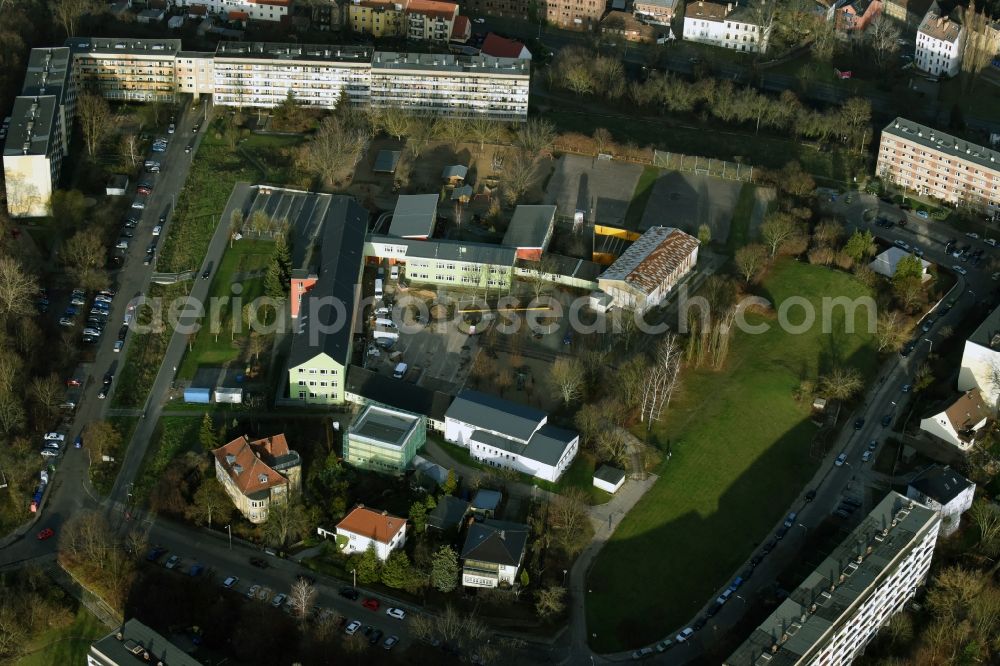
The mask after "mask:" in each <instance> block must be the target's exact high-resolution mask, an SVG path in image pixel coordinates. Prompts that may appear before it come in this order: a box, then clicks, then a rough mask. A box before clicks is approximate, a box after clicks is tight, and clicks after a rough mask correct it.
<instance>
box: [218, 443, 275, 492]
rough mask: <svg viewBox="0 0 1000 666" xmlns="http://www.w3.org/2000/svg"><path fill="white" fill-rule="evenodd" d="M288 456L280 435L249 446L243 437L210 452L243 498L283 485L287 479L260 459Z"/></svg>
mask: <svg viewBox="0 0 1000 666" xmlns="http://www.w3.org/2000/svg"><path fill="white" fill-rule="evenodd" d="M288 453H289V449H288V442H287V441H285V436H284V435H275V436H273V437H267V438H265V439H258V440H256V441H253V442H251V441H250V438H249V437H247V436H246V435H244V436H243V437H239V438H237V439H234V440H233V441H231V442H229V443H228V444H226V445H225V446H220V447H219V448H217V449H215V450H214V451H212V455H214V456H215V459H216V460H217V461H218V463H219V465H221V466H222V469H224V470H226V473H227V474H229V478H230V479H232V481H233V483H234V484H236V487H237V488H239V489H240V492H241V493H243V494H244V495H252V494H254V493H257V492H260V491H262V490H268V489H270V488H273V487H275V486H281V485H284V484H287V483H288V479H286V478H285V477H283V476H282V475H281V474H280V473H278V472H277V471H275V470H273V469H271V467H270V466H269V465H268V464H267V463H266V462H264V460H262V458H263V457H267V458H269V459H270V458H275V457H278V456H282V455H287V454H288Z"/></svg>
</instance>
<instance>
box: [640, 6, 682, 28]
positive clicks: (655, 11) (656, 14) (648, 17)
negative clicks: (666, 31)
mask: <svg viewBox="0 0 1000 666" xmlns="http://www.w3.org/2000/svg"><path fill="white" fill-rule="evenodd" d="M676 11H677V0H636V1H635V3H633V5H632V13H633V14H634V15H635V17H636V18H637V19H642V20H643V21H646V22H647V23H655V24H657V25H670V24H671V22H672V21H673V20H674V12H676Z"/></svg>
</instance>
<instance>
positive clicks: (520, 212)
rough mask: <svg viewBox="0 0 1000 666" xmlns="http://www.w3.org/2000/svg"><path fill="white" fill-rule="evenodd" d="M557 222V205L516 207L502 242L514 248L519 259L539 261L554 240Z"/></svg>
mask: <svg viewBox="0 0 1000 666" xmlns="http://www.w3.org/2000/svg"><path fill="white" fill-rule="evenodd" d="M555 224H556V207H555V206H546V205H531V206H527V205H520V206H518V207H517V208H515V209H514V215H513V216H512V217H511V218H510V223H509V224H508V225H507V231H506V232H505V233H504V236H503V240H502V241H501V244H502V245H504V246H506V247H512V248H514V250H515V251H516V252H517V255H516V256H517V258H518V259H526V260H528V261H538V260H539V259H541V258H542V253H543V252H545V250H546V249H547V248H548V246H549V241H551V240H552V232H553V231H554V229H555Z"/></svg>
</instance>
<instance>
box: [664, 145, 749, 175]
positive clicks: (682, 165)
mask: <svg viewBox="0 0 1000 666" xmlns="http://www.w3.org/2000/svg"><path fill="white" fill-rule="evenodd" d="M653 166H657V167H660V168H661V169H670V170H672V171H688V172H690V173H695V174H698V175H701V176H715V177H716V178H727V179H729V180H742V181H745V182H748V183H749V182H752V181H753V166H750V165H746V164H740V163H739V162H727V161H726V160H716V159H712V158H710V157H698V156H697V155H683V154H681V153H667V152H662V151H659V150H654V151H653Z"/></svg>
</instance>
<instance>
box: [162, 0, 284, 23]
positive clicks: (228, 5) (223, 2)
mask: <svg viewBox="0 0 1000 666" xmlns="http://www.w3.org/2000/svg"><path fill="white" fill-rule="evenodd" d="M174 4H176V5H177V6H178V7H194V6H201V7H205V8H206V10H207V11H208V12H210V13H212V14H218V15H219V16H221V17H223V18H226V19H233V20H244V21H245V20H251V21H280V20H282V19H283V18H284V17H286V16H288V5H289V4H290V3H289V0H175V2H174Z"/></svg>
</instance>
